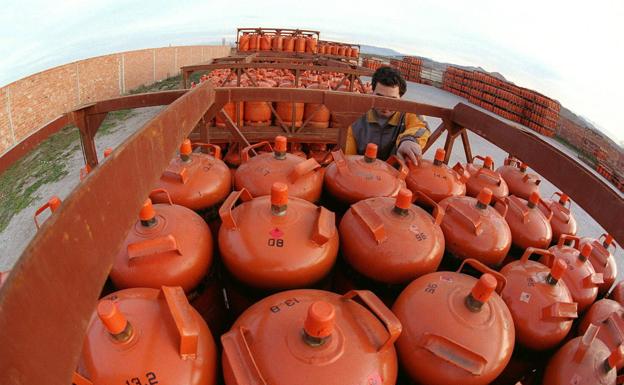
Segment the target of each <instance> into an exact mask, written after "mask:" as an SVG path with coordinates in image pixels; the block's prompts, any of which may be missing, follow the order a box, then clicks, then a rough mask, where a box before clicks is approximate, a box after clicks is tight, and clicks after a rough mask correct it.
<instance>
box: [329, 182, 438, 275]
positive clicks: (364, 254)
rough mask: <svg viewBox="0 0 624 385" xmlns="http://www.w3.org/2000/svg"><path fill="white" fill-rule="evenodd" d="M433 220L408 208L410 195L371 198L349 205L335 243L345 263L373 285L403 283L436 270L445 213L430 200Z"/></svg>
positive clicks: (422, 212)
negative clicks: (373, 281) (441, 225)
mask: <svg viewBox="0 0 624 385" xmlns="http://www.w3.org/2000/svg"><path fill="white" fill-rule="evenodd" d="M418 194H421V195H423V197H422V199H424V200H426V201H428V202H429V203H430V204H431V205H432V206H433V207H435V209H434V216H435V219H434V218H433V217H432V216H431V215H429V213H427V212H426V211H425V210H423V209H421V208H420V207H417V206H414V205H412V204H411V199H412V192H411V191H409V190H407V189H401V191H399V194H398V196H397V198H396V199H395V198H387V197H376V198H369V199H365V200H362V201H359V202H357V203H355V204H353V205H352V206H351V208H350V209H349V210H348V211H347V213H346V214H345V215H344V217H343V218H342V220H341V221H340V245H341V250H342V254H343V256H344V257H345V259H346V260H347V262H348V263H349V264H350V265H351V266H352V267H353V268H354V269H355V270H357V271H358V272H359V273H361V274H363V275H364V276H366V277H368V278H370V279H373V280H375V281H378V282H384V283H390V284H402V283H408V282H410V281H411V280H413V279H414V278H417V277H420V276H421V275H423V274H427V273H431V272H433V271H436V269H437V268H438V266H439V265H440V261H441V260H442V255H443V254H444V234H442V230H441V229H440V222H441V221H442V217H443V216H444V213H443V212H442V211H441V210H439V208H438V205H437V204H436V203H435V202H434V201H432V200H431V199H430V198H429V197H427V196H424V194H422V193H418Z"/></svg>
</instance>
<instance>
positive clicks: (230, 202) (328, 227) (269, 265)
mask: <svg viewBox="0 0 624 385" xmlns="http://www.w3.org/2000/svg"><path fill="white" fill-rule="evenodd" d="M239 199H240V200H242V201H243V203H242V204H240V205H239V206H237V207H234V205H235V204H236V202H237V201H238V200H239ZM219 215H220V216H221V220H222V221H223V224H222V225H221V228H220V229H219V250H220V251H221V257H222V259H223V263H224V264H225V266H226V267H227V269H228V271H229V272H230V273H231V274H232V275H233V276H234V277H235V278H236V279H238V280H239V281H240V282H242V283H244V284H246V285H248V286H252V287H255V288H260V289H266V290H272V289H290V288H300V287H306V286H309V285H312V284H314V283H316V282H318V281H320V280H321V279H322V278H324V277H325V276H326V275H327V274H328V273H329V271H330V270H331V268H332V266H333V265H334V262H335V261H336V255H337V254H338V232H337V231H336V224H335V217H334V213H333V212H331V211H329V210H327V209H325V208H323V207H318V206H315V205H314V204H313V203H310V202H308V201H306V200H303V199H299V198H288V186H287V185H285V184H283V183H274V184H273V187H272V189H271V196H261V197H257V198H253V199H252V196H251V194H249V192H248V191H247V190H245V189H242V190H241V191H235V192H233V193H232V194H230V196H229V197H228V198H227V199H226V201H225V203H223V206H221V209H220V210H219Z"/></svg>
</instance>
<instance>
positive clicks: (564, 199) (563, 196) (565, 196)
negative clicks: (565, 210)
mask: <svg viewBox="0 0 624 385" xmlns="http://www.w3.org/2000/svg"><path fill="white" fill-rule="evenodd" d="M569 200H570V197H569V196H568V194H561V198H559V202H561V203H568V201H569Z"/></svg>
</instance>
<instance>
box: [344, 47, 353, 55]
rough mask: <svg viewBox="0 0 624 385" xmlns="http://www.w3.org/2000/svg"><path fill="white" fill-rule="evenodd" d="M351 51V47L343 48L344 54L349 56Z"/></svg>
mask: <svg viewBox="0 0 624 385" xmlns="http://www.w3.org/2000/svg"><path fill="white" fill-rule="evenodd" d="M351 51H352V49H351V47H347V49H346V50H345V56H346V57H351Z"/></svg>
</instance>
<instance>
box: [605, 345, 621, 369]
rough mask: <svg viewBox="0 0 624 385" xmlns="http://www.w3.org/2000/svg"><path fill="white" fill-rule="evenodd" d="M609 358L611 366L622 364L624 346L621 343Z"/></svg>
mask: <svg viewBox="0 0 624 385" xmlns="http://www.w3.org/2000/svg"><path fill="white" fill-rule="evenodd" d="M607 360H608V363H609V367H610V368H615V367H617V366H618V365H620V364H621V363H622V360H624V346H622V345H620V346H618V347H617V348H615V349H614V350H613V351H612V352H611V355H609V358H608V359H607Z"/></svg>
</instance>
